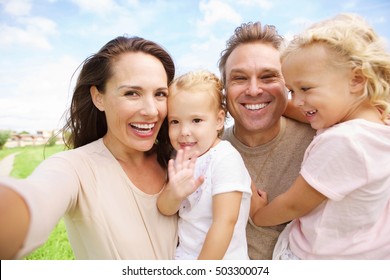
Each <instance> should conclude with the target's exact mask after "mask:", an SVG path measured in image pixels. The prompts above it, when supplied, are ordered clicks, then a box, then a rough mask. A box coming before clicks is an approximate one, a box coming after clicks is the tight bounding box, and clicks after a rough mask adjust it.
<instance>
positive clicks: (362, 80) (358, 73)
mask: <svg viewBox="0 0 390 280" xmlns="http://www.w3.org/2000/svg"><path fill="white" fill-rule="evenodd" d="M351 75H352V76H351V81H350V91H351V93H363V92H364V88H365V86H366V82H367V78H366V76H364V74H363V72H362V70H361V69H360V68H355V69H353V70H352V73H351Z"/></svg>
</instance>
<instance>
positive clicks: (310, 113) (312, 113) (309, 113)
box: [306, 110, 317, 116]
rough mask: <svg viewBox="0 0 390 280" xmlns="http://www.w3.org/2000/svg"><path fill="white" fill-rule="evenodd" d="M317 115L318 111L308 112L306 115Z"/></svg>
mask: <svg viewBox="0 0 390 280" xmlns="http://www.w3.org/2000/svg"><path fill="white" fill-rule="evenodd" d="M315 113H317V110H312V111H308V112H306V115H309V116H312V115H314V114H315Z"/></svg>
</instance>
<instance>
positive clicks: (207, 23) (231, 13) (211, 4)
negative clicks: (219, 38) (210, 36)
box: [197, 0, 242, 35]
mask: <svg viewBox="0 0 390 280" xmlns="http://www.w3.org/2000/svg"><path fill="white" fill-rule="evenodd" d="M199 9H200V11H201V12H202V14H203V18H202V19H201V20H198V21H197V30H198V34H199V35H202V34H205V33H207V32H209V28H210V27H212V26H213V25H214V24H216V23H218V22H220V21H225V22H232V23H234V24H236V25H237V24H239V23H240V22H241V21H242V17H241V16H240V14H238V13H237V12H236V11H235V10H234V9H233V8H232V7H231V6H230V5H228V4H227V3H225V2H222V1H220V0H210V1H204V0H202V1H201V2H200V4H199Z"/></svg>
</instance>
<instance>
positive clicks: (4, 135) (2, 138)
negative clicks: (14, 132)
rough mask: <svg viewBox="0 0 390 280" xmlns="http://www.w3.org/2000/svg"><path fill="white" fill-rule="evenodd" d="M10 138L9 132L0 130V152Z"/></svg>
mask: <svg viewBox="0 0 390 280" xmlns="http://www.w3.org/2000/svg"><path fill="white" fill-rule="evenodd" d="M10 136H11V131H9V130H0V150H2V149H3V147H4V145H5V143H7V141H8V139H9V137H10Z"/></svg>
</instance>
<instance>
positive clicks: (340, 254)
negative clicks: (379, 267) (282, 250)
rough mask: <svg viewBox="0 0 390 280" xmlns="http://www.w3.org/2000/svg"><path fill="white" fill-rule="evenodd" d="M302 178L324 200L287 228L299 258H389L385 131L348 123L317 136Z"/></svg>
mask: <svg viewBox="0 0 390 280" xmlns="http://www.w3.org/2000/svg"><path fill="white" fill-rule="evenodd" d="M301 175H302V176H303V177H304V178H305V180H306V181H307V182H308V183H309V184H310V185H311V186H312V187H313V188H315V189H316V190H317V191H319V192H320V193H322V194H323V195H325V196H326V197H327V198H328V199H327V200H326V201H324V202H323V203H322V204H321V205H320V206H318V207H317V208H316V209H314V210H313V211H312V212H310V213H309V214H308V215H306V216H304V217H302V218H299V219H297V220H295V221H294V222H293V224H292V226H291V233H290V237H289V240H290V248H291V250H292V251H293V253H294V254H296V255H297V256H298V257H299V258H301V259H390V126H385V125H380V124H376V123H373V122H368V121H365V120H360V119H358V120H352V121H348V122H344V123H341V124H338V125H335V126H333V127H331V128H329V129H326V130H324V131H320V132H318V134H317V136H316V137H315V139H314V140H313V142H312V143H311V144H310V146H309V147H308V149H307V151H306V154H305V157H304V160H303V163H302V169H301Z"/></svg>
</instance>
